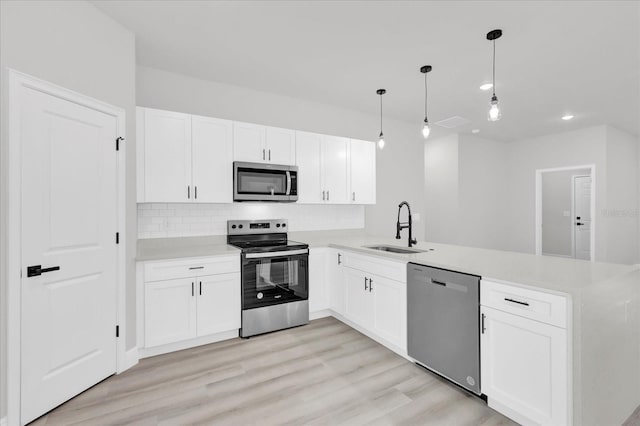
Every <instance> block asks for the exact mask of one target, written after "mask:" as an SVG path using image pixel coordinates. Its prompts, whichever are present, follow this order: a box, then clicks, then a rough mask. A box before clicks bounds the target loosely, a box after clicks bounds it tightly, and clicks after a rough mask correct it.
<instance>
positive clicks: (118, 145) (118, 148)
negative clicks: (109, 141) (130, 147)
mask: <svg viewBox="0 0 640 426" xmlns="http://www.w3.org/2000/svg"><path fill="white" fill-rule="evenodd" d="M120 141H122V142H124V138H123V137H122V136H118V137H117V138H116V151H120Z"/></svg>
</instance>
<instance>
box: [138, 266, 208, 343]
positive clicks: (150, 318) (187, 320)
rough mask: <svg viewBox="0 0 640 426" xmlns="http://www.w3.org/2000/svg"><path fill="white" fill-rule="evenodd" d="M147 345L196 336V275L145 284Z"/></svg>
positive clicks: (145, 335) (145, 336) (145, 333)
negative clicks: (194, 276)
mask: <svg viewBox="0 0 640 426" xmlns="http://www.w3.org/2000/svg"><path fill="white" fill-rule="evenodd" d="M144 316H145V318H144V326H145V332H144V339H145V347H152V346H158V345H164V344H166V343H173V342H178V341H180V340H185V339H191V338H193V337H195V336H196V298H195V278H181V279H177V280H167V281H156V282H152V283H146V284H145V294H144Z"/></svg>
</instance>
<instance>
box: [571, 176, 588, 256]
mask: <svg viewBox="0 0 640 426" xmlns="http://www.w3.org/2000/svg"><path fill="white" fill-rule="evenodd" d="M573 194H574V200H573V206H574V215H573V229H574V239H573V241H574V251H573V252H574V254H575V258H576V259H585V260H590V259H591V176H576V177H574V178H573Z"/></svg>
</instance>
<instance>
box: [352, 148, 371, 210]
mask: <svg viewBox="0 0 640 426" xmlns="http://www.w3.org/2000/svg"><path fill="white" fill-rule="evenodd" d="M349 145H350V154H349V158H350V163H351V170H350V172H351V202H352V203H354V204H375V202H376V145H375V144H374V143H373V142H367V141H359V140H355V139H351V140H350V142H349Z"/></svg>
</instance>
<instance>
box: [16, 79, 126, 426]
mask: <svg viewBox="0 0 640 426" xmlns="http://www.w3.org/2000/svg"><path fill="white" fill-rule="evenodd" d="M5 70H6V71H7V80H6V81H4V82H3V83H4V85H5V88H8V90H7V93H8V97H7V100H6V101H5V104H8V108H3V109H4V111H6V112H5V118H7V121H6V122H7V133H6V135H7V137H8V149H7V160H6V162H5V163H4V165H6V166H7V182H6V188H7V198H6V203H7V204H6V206H7V219H6V226H7V232H6V234H7V245H6V246H5V249H6V251H7V257H6V260H7V268H6V269H7V302H6V303H7V420H8V424H11V425H13V424H20V421H21V412H20V406H21V404H20V395H21V377H20V376H21V354H20V348H21V333H22V331H21V309H22V307H21V302H20V301H21V281H22V259H21V253H22V240H21V237H22V236H21V226H22V218H21V208H22V206H21V201H20V200H21V191H22V183H21V163H20V161H21V149H20V120H21V117H20V107H21V99H20V92H21V88H22V87H28V88H30V89H34V90H37V91H40V92H42V93H45V94H48V95H51V96H55V97H57V98H60V99H63V100H66V101H69V102H73V103H75V104H78V105H81V106H84V107H87V108H91V109H94V110H96V111H100V112H102V113H104V114H107V115H111V116H113V117H115V118H116V125H117V134H118V135H119V137H122V138H125V137H126V128H125V110H124V109H123V108H120V107H116V106H112V105H109V104H107V103H104V102H102V101H99V100H97V99H94V98H91V97H88V96H85V95H82V94H80V93H77V92H74V91H72V90H69V89H66V88H64V87H60V86H58V85H55V84H52V83H49V82H47V81H44V80H41V79H38V78H35V77H32V76H30V75H27V74H24V73H22V72H19V71H16V70H14V69H11V68H6V69H5ZM5 106H6V105H5ZM113 142H114V151H115V144H116V141H115V140H114V141H113ZM116 167H117V187H116V188H117V189H116V191H117V201H116V203H117V207H116V210H117V229H118V232H119V233H120V240H121V241H122V243H121V244H119V245H118V250H117V255H116V321H117V324H118V325H119V326H120V334H119V337H118V338H117V339H116V373H120V372H122V371H124V370H126V369H127V368H128V367H129V366H130V365H129V366H127V358H126V335H127V326H126V320H127V318H126V244H125V242H126V198H125V197H126V170H125V169H126V155H125V149H121V150H119V151H118V157H117V161H116ZM114 332H115V330H114Z"/></svg>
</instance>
